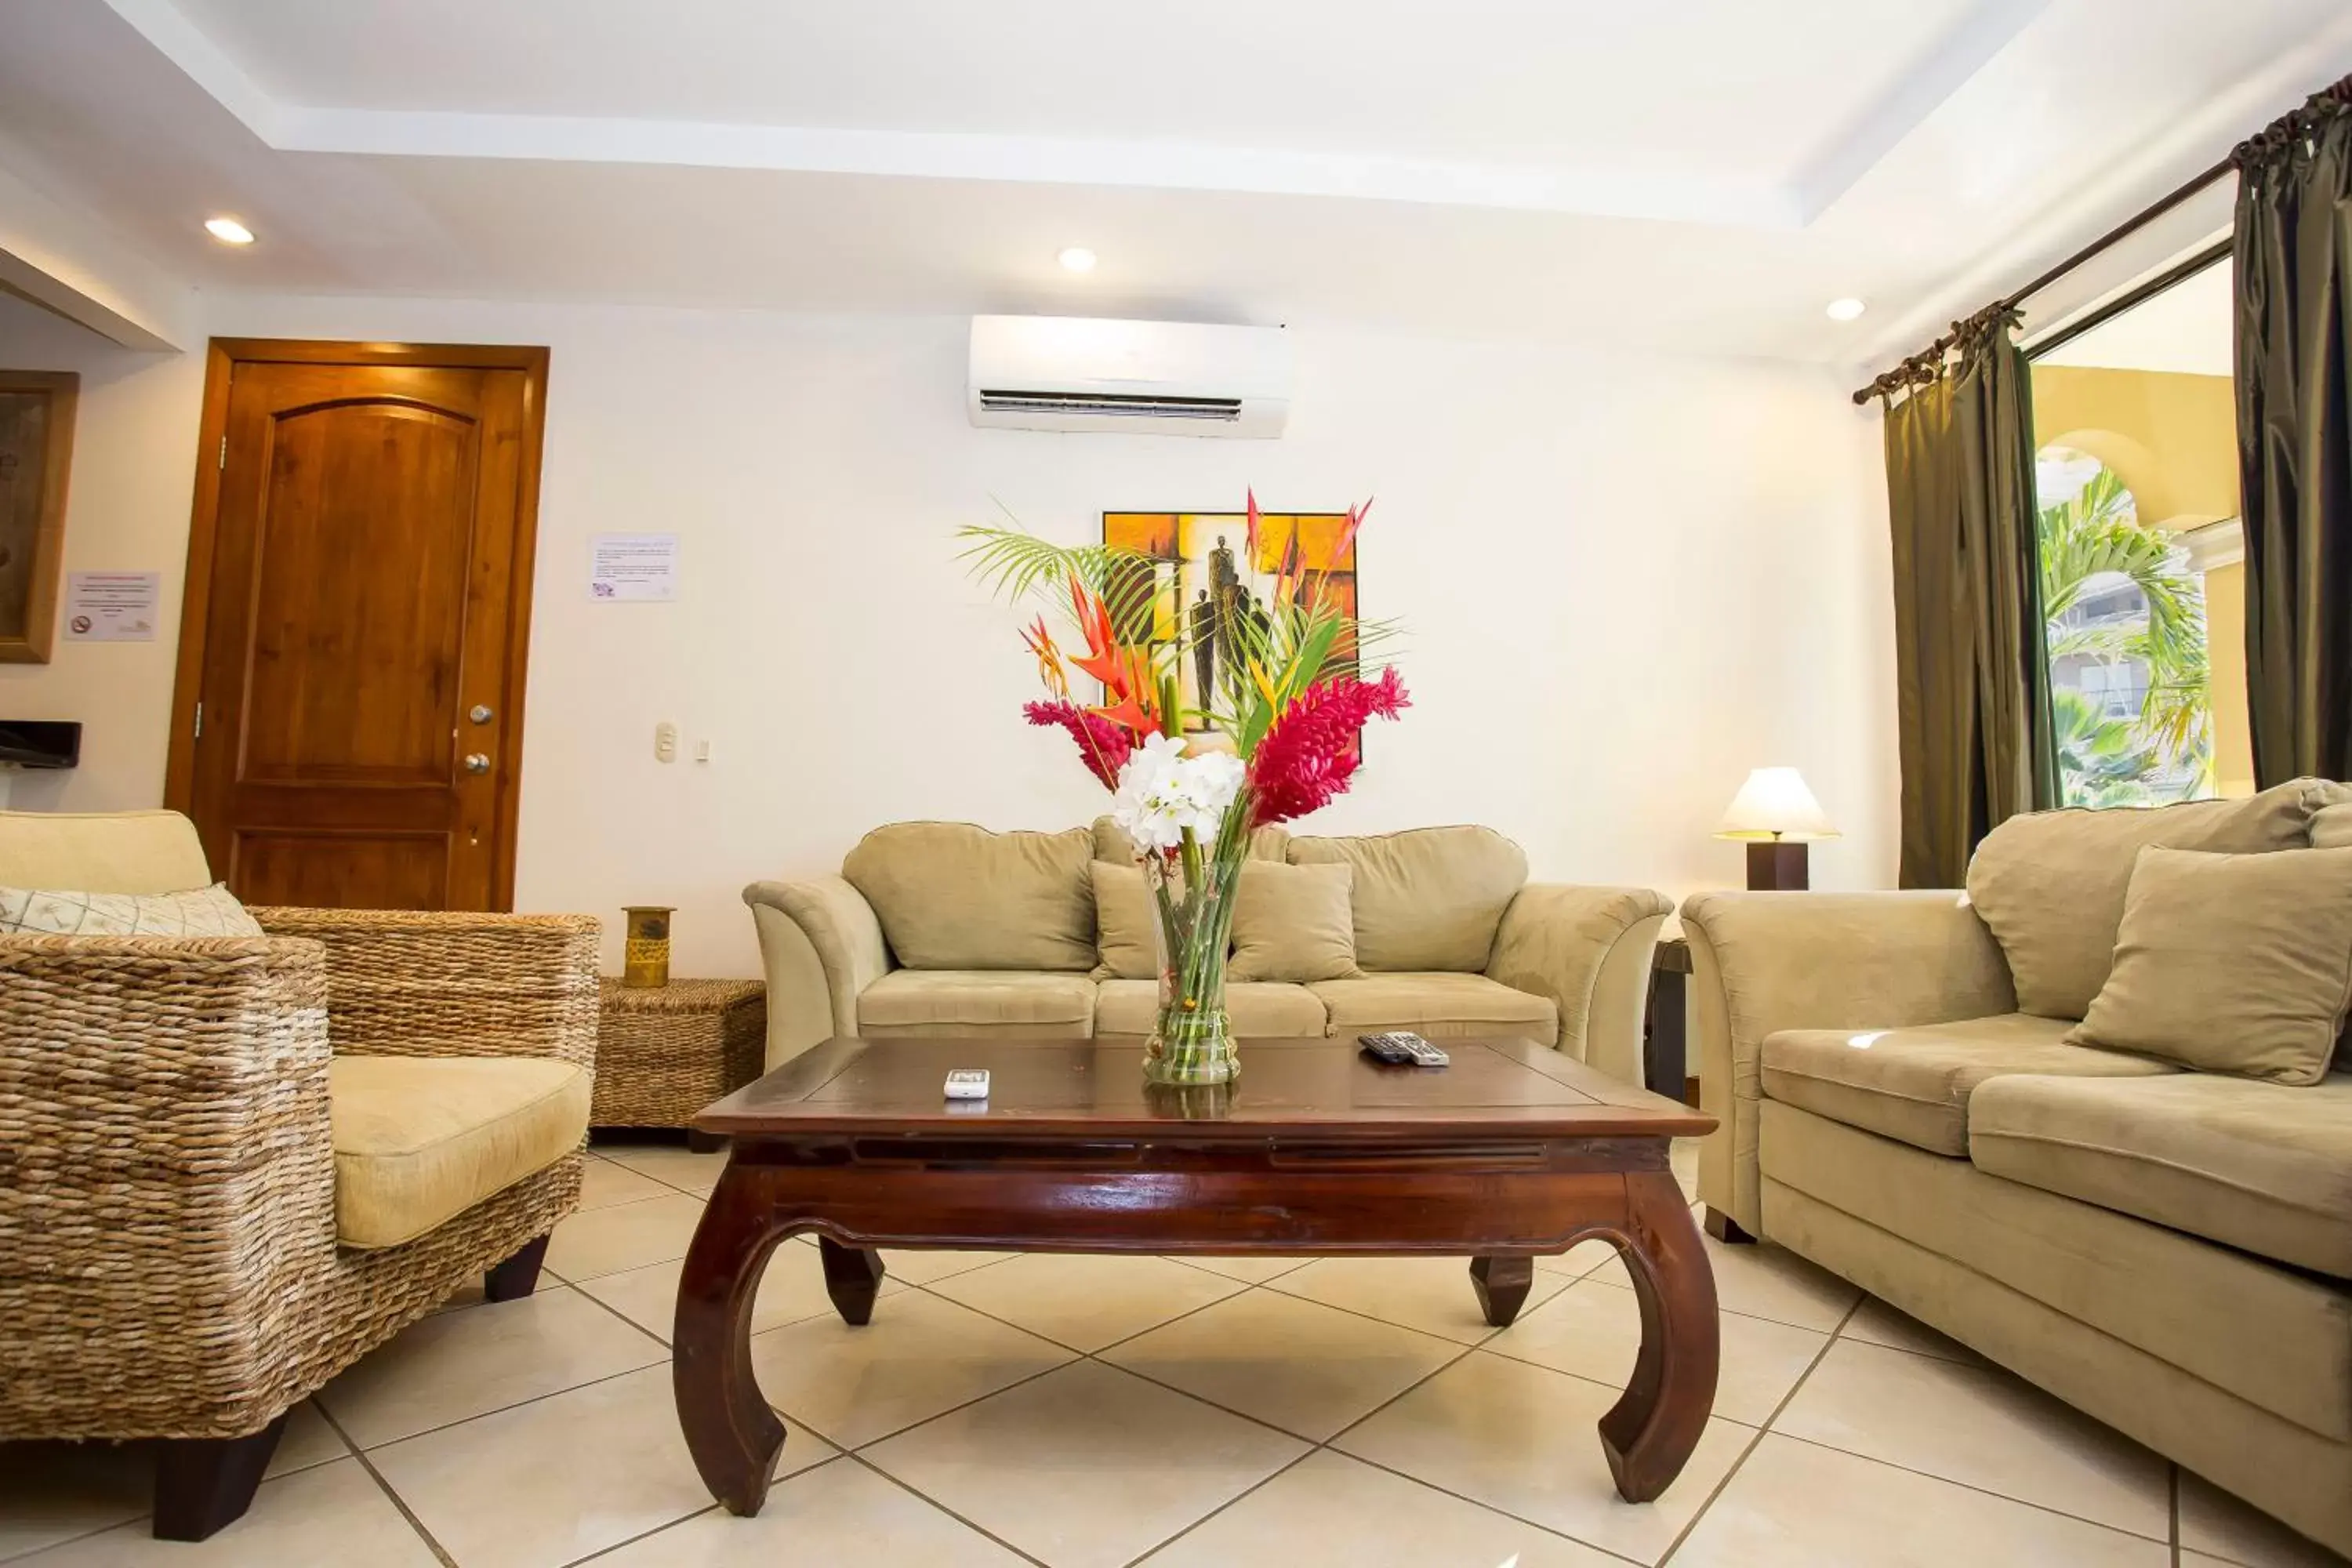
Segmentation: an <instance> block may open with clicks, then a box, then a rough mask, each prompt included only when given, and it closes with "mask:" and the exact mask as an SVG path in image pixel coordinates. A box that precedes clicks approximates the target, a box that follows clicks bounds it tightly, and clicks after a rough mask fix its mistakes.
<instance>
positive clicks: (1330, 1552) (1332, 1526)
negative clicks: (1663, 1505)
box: [1142, 1449, 1622, 1568]
mask: <svg viewBox="0 0 2352 1568" xmlns="http://www.w3.org/2000/svg"><path fill="white" fill-rule="evenodd" d="M1506 1562H1510V1563H1517V1565H1518V1568H1622V1560H1621V1559H1618V1558H1614V1557H1610V1556H1608V1555H1606V1554H1604V1553H1602V1552H1595V1551H1594V1550H1592V1548H1591V1547H1589V1546H1583V1545H1580V1544H1578V1543H1577V1542H1573V1541H1569V1540H1565V1539H1563V1538H1562V1537H1560V1536H1557V1535H1554V1534H1552V1533H1551V1531H1548V1530H1538V1529H1537V1528H1536V1527H1535V1526H1534V1525H1531V1524H1525V1523H1522V1522H1520V1521H1518V1520H1516V1519H1507V1518H1505V1517H1504V1516H1503V1515H1501V1514H1499V1513H1496V1512H1495V1511H1494V1510H1491V1509H1484V1508H1480V1507H1479V1506H1478V1505H1477V1504H1476V1503H1472V1502H1465V1501H1463V1500H1461V1499H1460V1498H1456V1497H1448V1496H1447V1495H1446V1494H1445V1493H1444V1492H1441V1491H1437V1490H1434V1489H1432V1488H1429V1487H1424V1486H1422V1485H1420V1484H1418V1483H1416V1482H1413V1481H1409V1480H1406V1479H1404V1478H1403V1477H1402V1476H1394V1475H1391V1474H1390V1473H1389V1472H1388V1471H1386V1470H1381V1469H1375V1468H1373V1467H1371V1466H1370V1465H1367V1464H1363V1463H1361V1462H1360V1461H1358V1460H1355V1459H1350V1458H1347V1457H1345V1456H1344V1455H1340V1454H1334V1453H1332V1452H1331V1451H1330V1450H1328V1449H1325V1450H1324V1451H1323V1452H1321V1453H1319V1454H1311V1455H1309V1456H1308V1457H1307V1458H1304V1459H1301V1460H1300V1461H1299V1462H1298V1463H1297V1464H1296V1465H1293V1466H1292V1467H1291V1468H1288V1469H1286V1470H1285V1471H1283V1472H1282V1473H1281V1474H1280V1475H1278V1476H1276V1477H1275V1478H1274V1479H1272V1480H1270V1481H1268V1482H1266V1483H1265V1485H1264V1486H1262V1487H1260V1488H1258V1489H1257V1490H1255V1491H1254V1492H1251V1493H1250V1494H1249V1495H1248V1496H1246V1497H1244V1498H1243V1499H1242V1500H1240V1501H1239V1502H1236V1503H1234V1505H1233V1506H1232V1507H1231V1508H1228V1509H1226V1510H1223V1512H1221V1513H1218V1514H1216V1515H1214V1516H1213V1517H1212V1518H1211V1519H1209V1520H1208V1521H1206V1522H1205V1523H1203V1524H1202V1525H1201V1526H1200V1527H1199V1528H1198V1529H1195V1530H1192V1531H1189V1532H1187V1533H1186V1534H1184V1535H1181V1536H1179V1537H1178V1538H1177V1539H1176V1540H1175V1541H1173V1542H1170V1543H1169V1544H1168V1545H1166V1546H1164V1547H1162V1548H1161V1549H1160V1551H1158V1552H1154V1553H1152V1554H1151V1556H1150V1557H1149V1558H1146V1559H1145V1560H1144V1563H1143V1565H1142V1568H1315V1565H1318V1564H1322V1563H1345V1564H1347V1565H1348V1568H1430V1565H1431V1564H1433V1563H1461V1564H1465V1568H1492V1565H1493V1564H1495V1563H1506Z"/></svg>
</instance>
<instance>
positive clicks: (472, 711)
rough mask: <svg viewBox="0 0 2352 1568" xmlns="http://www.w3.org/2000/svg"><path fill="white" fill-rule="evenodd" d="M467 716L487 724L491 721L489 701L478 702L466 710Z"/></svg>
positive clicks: (476, 721)
mask: <svg viewBox="0 0 2352 1568" xmlns="http://www.w3.org/2000/svg"><path fill="white" fill-rule="evenodd" d="M466 717H467V718H468V719H471V720H472V721H474V722H475V723H477V724H487V723H488V722H489V721H490V706H489V704H488V703H487V702H477V703H475V704H474V705H473V706H472V707H471V708H469V709H467V710H466Z"/></svg>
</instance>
